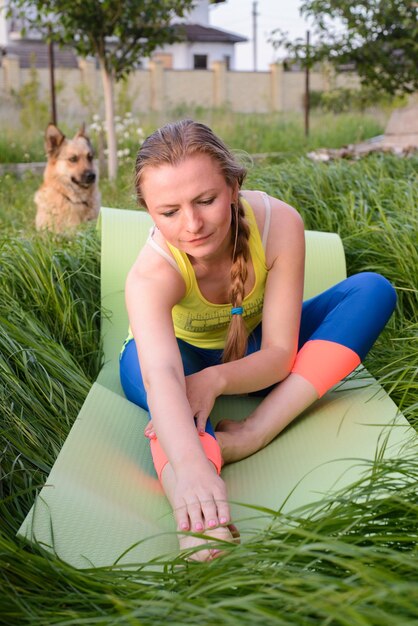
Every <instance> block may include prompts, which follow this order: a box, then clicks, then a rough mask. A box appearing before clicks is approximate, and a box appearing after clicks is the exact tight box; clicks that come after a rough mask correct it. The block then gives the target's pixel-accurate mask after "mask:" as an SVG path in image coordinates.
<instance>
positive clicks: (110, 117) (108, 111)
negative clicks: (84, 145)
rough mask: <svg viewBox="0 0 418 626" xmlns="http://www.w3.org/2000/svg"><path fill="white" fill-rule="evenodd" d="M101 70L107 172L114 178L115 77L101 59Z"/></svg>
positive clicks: (116, 157)
mask: <svg viewBox="0 0 418 626" xmlns="http://www.w3.org/2000/svg"><path fill="white" fill-rule="evenodd" d="M100 71H101V74H102V81H103V93H104V102H105V120H106V135H107V150H108V153H107V173H108V177H109V180H114V179H115V178H116V175H117V173H118V156H117V145H116V133H115V104H114V93H113V85H114V79H113V76H112V74H110V72H108V71H107V69H106V66H105V63H104V61H103V60H102V59H100Z"/></svg>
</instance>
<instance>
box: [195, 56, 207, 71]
mask: <svg viewBox="0 0 418 626" xmlns="http://www.w3.org/2000/svg"><path fill="white" fill-rule="evenodd" d="M193 69H195V70H207V69H208V55H207V54H194V55H193Z"/></svg>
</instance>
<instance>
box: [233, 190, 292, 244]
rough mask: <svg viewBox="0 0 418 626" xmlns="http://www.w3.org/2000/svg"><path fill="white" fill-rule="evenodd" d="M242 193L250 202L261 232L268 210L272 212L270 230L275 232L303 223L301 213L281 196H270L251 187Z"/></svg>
mask: <svg viewBox="0 0 418 626" xmlns="http://www.w3.org/2000/svg"><path fill="white" fill-rule="evenodd" d="M240 194H241V196H242V197H243V198H244V200H246V201H247V202H248V203H249V204H250V206H251V208H252V210H253V212H254V215H255V219H256V221H257V225H258V229H259V231H260V233H262V232H263V230H264V225H265V221H266V218H267V212H268V211H269V212H270V230H272V231H273V232H274V233H275V234H276V232H277V233H278V232H279V231H280V232H283V231H284V230H286V226H289V227H290V226H292V225H293V224H294V225H296V226H297V225H298V224H299V225H300V224H303V220H302V217H301V215H300V213H299V212H298V211H297V210H296V209H295V208H294V207H292V206H290V204H287V203H286V202H284V201H283V200H280V199H279V198H275V197H274V196H270V195H268V194H267V193H265V192H263V191H258V190H250V189H245V190H244V191H241V192H240ZM263 196H264V197H263ZM267 205H268V206H267Z"/></svg>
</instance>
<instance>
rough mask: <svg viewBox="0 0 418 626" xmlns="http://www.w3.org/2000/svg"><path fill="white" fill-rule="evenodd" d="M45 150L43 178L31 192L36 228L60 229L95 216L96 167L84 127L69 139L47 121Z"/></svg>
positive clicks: (59, 230)
mask: <svg viewBox="0 0 418 626" xmlns="http://www.w3.org/2000/svg"><path fill="white" fill-rule="evenodd" d="M45 150H46V153H47V157H48V162H47V165H46V168H45V172H44V182H43V184H42V185H41V187H40V188H39V189H38V191H37V192H36V194H35V204H36V206H37V213H36V219H35V224H36V228H37V230H42V229H45V228H46V229H48V230H52V231H54V232H56V233H62V232H66V231H68V230H72V229H74V227H76V226H78V224H81V222H86V221H88V220H93V219H95V218H96V217H97V216H98V214H99V209H100V193H99V189H98V186H97V181H98V171H97V168H96V166H95V164H94V160H93V148H92V145H91V143H90V140H89V138H88V137H87V135H86V134H85V132H84V127H83V128H81V129H80V130H79V131H78V133H77V134H76V135H75V137H74V138H73V139H67V138H66V137H65V135H64V134H63V133H62V132H61V131H60V130H59V129H58V128H57V127H56V126H54V124H49V126H48V128H47V129H46V133H45Z"/></svg>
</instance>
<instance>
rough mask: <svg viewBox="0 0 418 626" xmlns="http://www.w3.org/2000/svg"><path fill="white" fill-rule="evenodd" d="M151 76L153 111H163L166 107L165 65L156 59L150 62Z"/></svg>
mask: <svg viewBox="0 0 418 626" xmlns="http://www.w3.org/2000/svg"><path fill="white" fill-rule="evenodd" d="M149 73H150V74H149V77H150V81H151V89H150V94H151V102H150V109H151V111H163V109H164V100H165V98H164V96H165V80H164V65H163V63H162V62H161V61H160V60H158V59H155V60H154V61H150V62H149Z"/></svg>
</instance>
